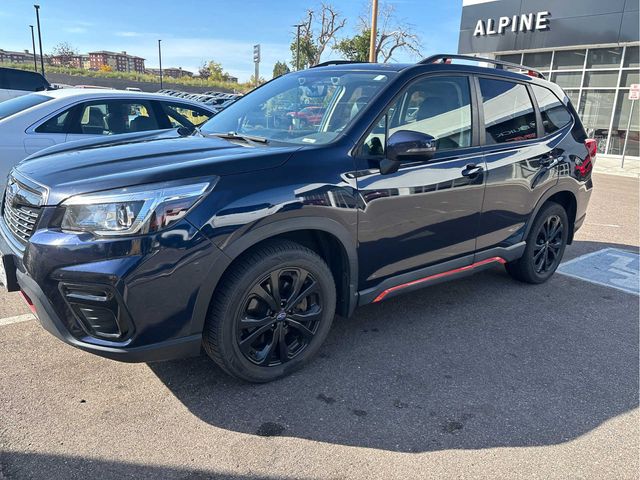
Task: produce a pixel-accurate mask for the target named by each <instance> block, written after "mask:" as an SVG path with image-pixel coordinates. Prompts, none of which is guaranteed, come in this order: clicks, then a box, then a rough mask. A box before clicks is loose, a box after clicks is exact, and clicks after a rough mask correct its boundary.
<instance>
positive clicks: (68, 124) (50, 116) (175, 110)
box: [0, 89, 216, 190]
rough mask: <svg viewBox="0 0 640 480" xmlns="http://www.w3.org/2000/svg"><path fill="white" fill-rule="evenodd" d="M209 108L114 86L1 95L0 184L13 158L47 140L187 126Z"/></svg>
mask: <svg viewBox="0 0 640 480" xmlns="http://www.w3.org/2000/svg"><path fill="white" fill-rule="evenodd" d="M215 113H216V110H215V109H213V108H212V107H209V106H207V105H203V104H201V103H197V102H193V101H190V100H183V99H177V98H172V97H168V96H166V95H157V94H153V93H141V92H127V91H119V90H86V89H62V90H48V91H45V92H39V93H31V94H29V95H23V96H21V97H17V98H13V99H11V100H7V101H6V102H2V103H0V190H2V189H3V187H4V183H5V179H6V178H7V175H8V173H9V171H10V170H11V168H12V167H13V166H14V165H15V164H16V163H18V162H19V161H20V160H23V159H24V158H26V157H27V156H29V155H31V154H32V153H35V152H37V151H39V150H42V149H44V148H47V147H50V146H52V145H56V144H60V143H64V142H71V141H77V140H83V139H87V138H92V137H93V138H95V137H100V136H105V135H118V137H121V136H123V135H135V134H139V132H159V131H162V130H167V129H172V128H177V127H187V128H193V127H197V126H199V125H201V124H203V123H204V122H206V121H207V120H209V118H211V117H212V116H213V115H214V114H215ZM125 138H126V137H125Z"/></svg>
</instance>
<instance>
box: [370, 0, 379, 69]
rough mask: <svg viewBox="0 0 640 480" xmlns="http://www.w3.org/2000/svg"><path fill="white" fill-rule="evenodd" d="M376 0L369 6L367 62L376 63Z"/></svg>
mask: <svg viewBox="0 0 640 480" xmlns="http://www.w3.org/2000/svg"><path fill="white" fill-rule="evenodd" d="M377 30H378V0H372V4H371V38H370V39H369V62H371V63H376V62H377V61H378V59H377V58H376V57H377V55H376V37H377V36H378V32H377Z"/></svg>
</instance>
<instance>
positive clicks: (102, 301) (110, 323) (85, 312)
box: [60, 283, 133, 341]
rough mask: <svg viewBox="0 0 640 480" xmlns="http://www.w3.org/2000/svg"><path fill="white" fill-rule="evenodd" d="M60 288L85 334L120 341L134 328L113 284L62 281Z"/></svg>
mask: <svg viewBox="0 0 640 480" xmlns="http://www.w3.org/2000/svg"><path fill="white" fill-rule="evenodd" d="M60 292H61V293H62V296H63V298H64V299H65V301H66V303H67V305H68V306H69V308H70V309H71V311H72V312H73V315H74V317H75V319H76V321H77V322H78V324H79V325H80V327H81V328H82V330H83V331H84V332H85V333H86V334H87V335H89V336H91V337H95V338H100V339H105V340H111V341H123V340H125V339H126V338H127V337H128V336H130V335H131V333H132V332H133V328H132V323H131V319H130V318H129V315H128V314H127V312H126V309H125V308H124V307H123V306H122V304H121V301H120V300H119V296H118V295H117V293H116V292H115V290H113V288H112V287H110V286H106V285H105V286H101V285H72V284H67V283H61V284H60Z"/></svg>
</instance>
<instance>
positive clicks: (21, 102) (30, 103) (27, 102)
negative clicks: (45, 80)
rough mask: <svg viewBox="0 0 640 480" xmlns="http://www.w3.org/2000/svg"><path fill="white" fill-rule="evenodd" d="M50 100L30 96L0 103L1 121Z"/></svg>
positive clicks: (33, 95) (43, 97) (41, 96)
mask: <svg viewBox="0 0 640 480" xmlns="http://www.w3.org/2000/svg"><path fill="white" fill-rule="evenodd" d="M49 100H52V98H51V97H46V96H44V95H35V94H29V95H21V96H20V97H15V98H12V99H10V100H5V101H4V102H0V120H2V119H3V118H7V117H9V116H11V115H13V114H14V113H18V112H21V111H23V110H26V109H27V108H31V107H34V106H36V105H40V104H41V103H44V102H48V101H49Z"/></svg>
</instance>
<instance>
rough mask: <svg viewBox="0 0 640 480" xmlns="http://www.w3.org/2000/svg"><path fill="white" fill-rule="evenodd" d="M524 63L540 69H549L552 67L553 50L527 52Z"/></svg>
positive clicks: (523, 59)
mask: <svg viewBox="0 0 640 480" xmlns="http://www.w3.org/2000/svg"><path fill="white" fill-rule="evenodd" d="M522 64H523V65H526V66H527V67H531V68H537V69H538V70H548V69H549V68H550V67H551V52H535V53H525V54H524V57H523V58H522Z"/></svg>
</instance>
